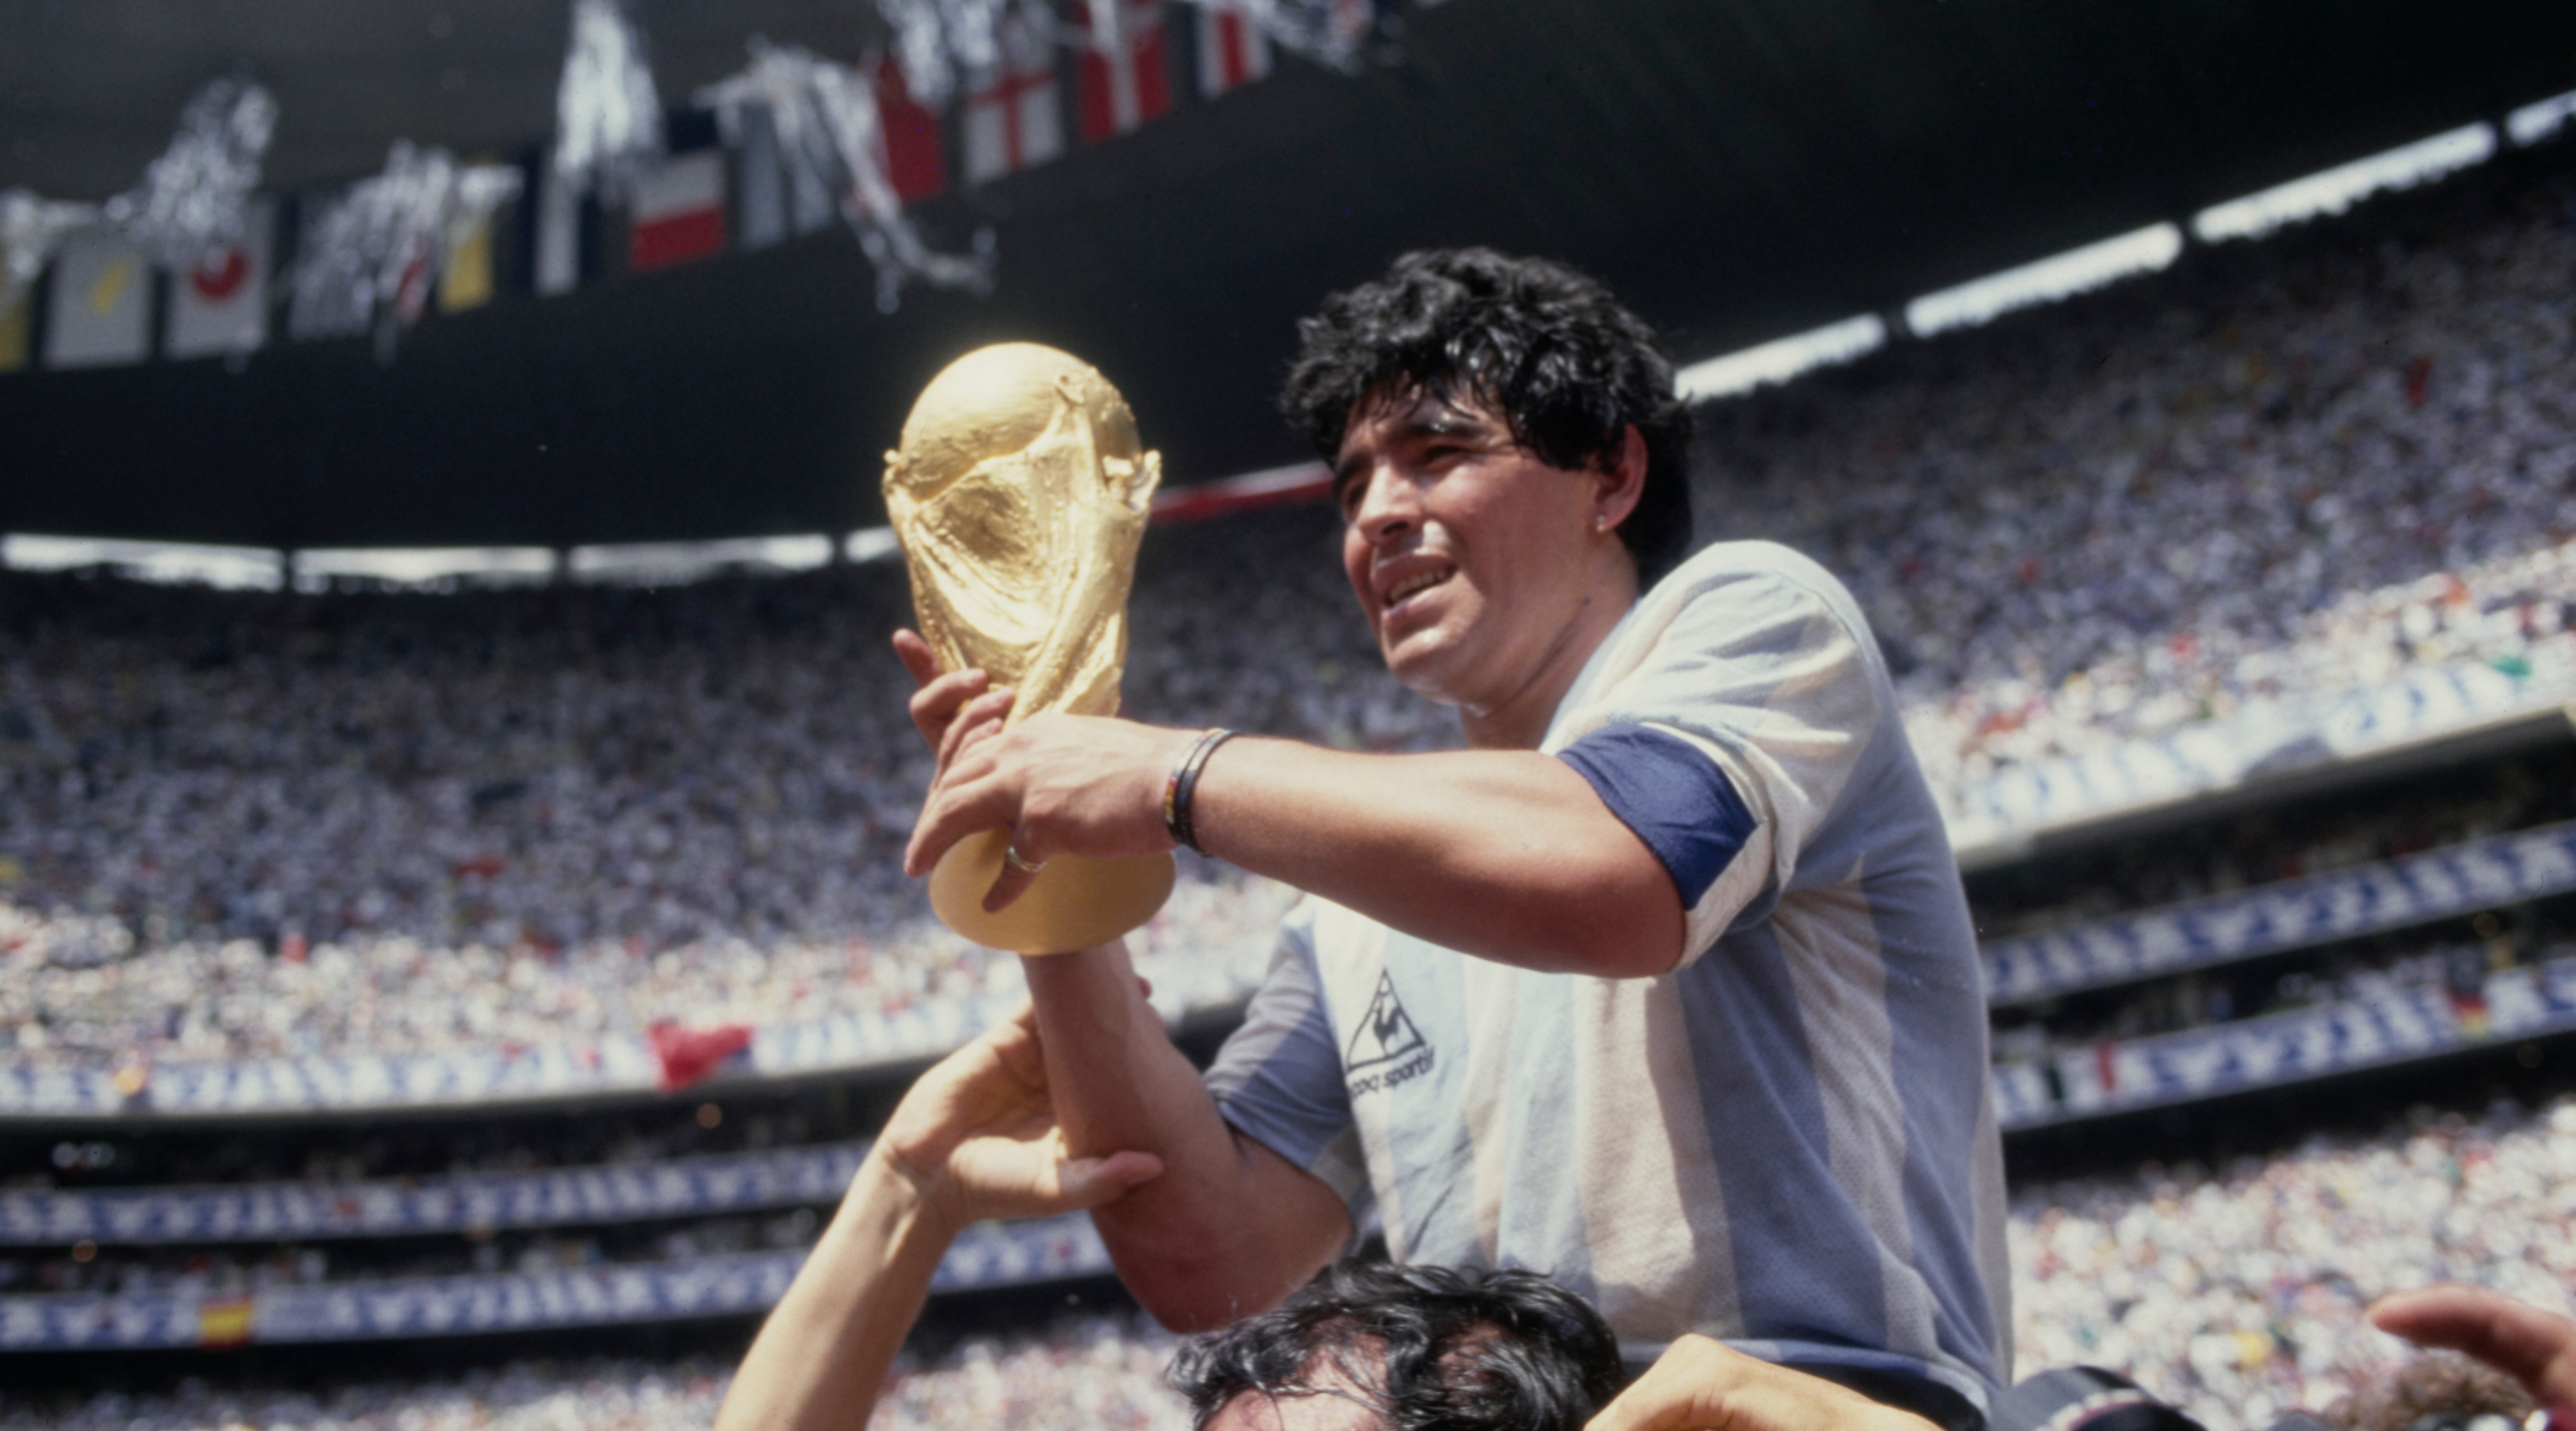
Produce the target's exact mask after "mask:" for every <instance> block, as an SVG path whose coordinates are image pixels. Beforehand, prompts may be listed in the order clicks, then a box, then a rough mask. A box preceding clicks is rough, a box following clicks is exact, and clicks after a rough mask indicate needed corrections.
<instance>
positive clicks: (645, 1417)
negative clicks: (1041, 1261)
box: [0, 1317, 1189, 1431]
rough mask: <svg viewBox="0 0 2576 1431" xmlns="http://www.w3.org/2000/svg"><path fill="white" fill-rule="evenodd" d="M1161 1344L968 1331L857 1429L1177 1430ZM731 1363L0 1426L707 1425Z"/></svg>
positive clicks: (1136, 1333) (137, 1429)
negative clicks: (970, 1334)
mask: <svg viewBox="0 0 2576 1431" xmlns="http://www.w3.org/2000/svg"><path fill="white" fill-rule="evenodd" d="M1170 1348H1171V1339H1170V1338H1169V1337H1168V1336H1166V1335H1164V1334H1163V1333H1162V1332H1161V1331H1160V1330H1159V1329H1157V1328H1155V1327H1154V1326H1153V1325H1152V1324H1151V1323H1150V1322H1148V1321H1145V1320H1143V1319H1142V1318H1108V1317H1092V1318H1084V1319H1079V1320H1072V1321H1067V1322H1065V1323H1062V1324H1059V1325H1058V1326H1055V1327H1053V1328H1050V1329H1048V1330H1046V1331H1044V1332H1043V1333H1038V1334H1022V1335H1019V1336H1012V1337H970V1338H968V1339H966V1340H965V1341H964V1342H963V1343H961V1344H960V1345H958V1346H957V1347H956V1348H954V1349H953V1350H951V1351H950V1352H949V1353H948V1354H947V1355H945V1356H942V1357H939V1358H937V1359H936V1360H932V1361H928V1362H915V1363H913V1364H912V1365H909V1366H905V1367H899V1368H898V1371H897V1375H896V1379H895V1380H894V1381H893V1383H892V1384H890V1385H889V1386H888V1387H887V1389H886V1392H885V1395H884V1396H883V1397H882V1398H881V1399H880V1400H879V1401H878V1403H877V1411H876V1416H875V1418H874V1419H873V1420H872V1421H871V1422H870V1423H869V1424H870V1425H871V1426H872V1427H874V1428H876V1431H914V1428H920V1431H933V1428H937V1431H946V1429H947V1428H953V1427H959V1426H1009V1427H1027V1428H1031V1431H1183V1428H1186V1427H1187V1426H1188V1425H1189V1416H1188V1414H1187V1408H1186V1407H1185V1406H1184V1405H1183V1403H1182V1402H1181V1400H1180V1398H1179V1397H1177V1396H1175V1395H1173V1394H1172V1393H1171V1392H1170V1391H1169V1390H1167V1389H1166V1388H1165V1387H1164V1385H1163V1379H1162V1367H1163V1363H1164V1361H1165V1360H1166V1359H1167V1358H1168V1356H1169V1355H1170ZM731 1372H732V1368H731V1366H730V1365H727V1364H723V1363H719V1362H715V1361H709V1360H703V1359H693V1360H687V1361H680V1362H676V1363H651V1362H637V1361H594V1362H580V1363H572V1364H555V1363H548V1362H520V1363H514V1364H512V1365H510V1366H507V1367H504V1368H502V1369H500V1370H498V1371H495V1372H481V1373H475V1374H471V1375H467V1376H464V1377H460V1378H458V1379H456V1380H453V1381H444V1382H436V1383H430V1384H419V1385H385V1384H371V1385H357V1386H347V1387H340V1388H335V1389H332V1390H328V1391H318V1392H308V1391H255V1390H233V1389H219V1388H215V1387H211V1386H207V1385H204V1384H202V1383H198V1384H190V1385H188V1386H186V1387H184V1388H183V1389H181V1390H180V1391H178V1392H177V1393H176V1394H171V1395H140V1396H136V1395H127V1394H125V1393H121V1392H119V1393H109V1394H106V1395H102V1396H97V1397H94V1398H91V1399H89V1400H87V1401H83V1402H79V1403H77V1404H73V1405H68V1406H65V1405H49V1404H7V1403H0V1431H34V1428H36V1427H40V1426H41V1427H47V1428H53V1429H54V1431H245V1428H246V1431H703V1428H705V1427H706V1426H707V1425H709V1424H710V1423H712V1422H713V1421H714V1420H715V1413H716V1407H717V1405H718V1404H719V1403H720V1402H722V1401H723V1400H724V1393H725V1388H726V1386H727V1385H728V1384H729V1383H730V1380H731ZM0 1396H5V1393H0ZM12 1400H13V1401H14V1398H12Z"/></svg>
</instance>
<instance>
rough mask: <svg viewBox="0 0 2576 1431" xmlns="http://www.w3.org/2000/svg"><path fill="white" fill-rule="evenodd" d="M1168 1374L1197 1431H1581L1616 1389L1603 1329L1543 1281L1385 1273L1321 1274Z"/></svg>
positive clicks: (1479, 1274) (1498, 1274)
mask: <svg viewBox="0 0 2576 1431" xmlns="http://www.w3.org/2000/svg"><path fill="white" fill-rule="evenodd" d="M1170 1375H1171V1382H1172V1385H1173V1387H1174V1388H1175V1389H1176V1390H1178V1391H1179V1392H1180V1393H1181V1394H1182V1395H1183V1396H1184V1397H1186V1398H1188V1400H1189V1403H1190V1409H1191V1418H1192V1425H1194V1426H1196V1427H1198V1428H1200V1431H1208V1428H1210V1427H1214V1426H1217V1425H1219V1424H1220V1418H1221V1417H1225V1418H1227V1419H1226V1420H1225V1421H1224V1422H1223V1424H1224V1425H1225V1426H1227V1427H1229V1428H1231V1427H1234V1426H1237V1425H1240V1426H1244V1427H1254V1426H1264V1427H1267V1426H1283V1427H1296V1426H1307V1425H1313V1426H1319V1427H1320V1426H1333V1427H1349V1428H1355V1431H1356V1428H1367V1431H1486V1428H1490V1431H1579V1428H1581V1427H1582V1426H1583V1424H1584V1423H1585V1422H1586V1421H1588V1420H1589V1419H1591V1417H1592V1415H1593V1413H1594V1412H1596V1411H1598V1410H1599V1409H1600V1408H1601V1407H1602V1406H1603V1405H1604V1404H1606V1403H1607V1402H1608V1401H1609V1400H1610V1398H1611V1397H1613V1396H1615V1395H1616V1394H1617V1393H1618V1390H1619V1384H1620V1366H1619V1346H1618V1342H1617V1340H1616V1339H1615V1338H1614V1337H1613V1336H1612V1335H1611V1332H1610V1328H1609V1325H1608V1324H1607V1323H1605V1322H1603V1321H1602V1319H1601V1316H1600V1314H1599V1313H1597V1312H1595V1311H1593V1310H1592V1308H1591V1307H1590V1306H1588V1305H1586V1304H1585V1303H1584V1302H1583V1301H1582V1300H1581V1299H1579V1298H1577V1297H1576V1296H1574V1295H1573V1294H1572V1293H1570V1292H1568V1291H1566V1290H1565V1289H1564V1288H1562V1287H1559V1286H1557V1285H1556V1284H1555V1283H1553V1282H1551V1281H1549V1280H1548V1279H1546V1278H1545V1277H1542V1276H1539V1275H1538V1274H1536V1273H1534V1272H1519V1271H1459V1270H1455V1269H1452V1268H1447V1267H1431V1266H1418V1265H1417V1266H1407V1265H1399V1264H1394V1263H1383V1262H1337V1263H1335V1264H1333V1265H1332V1266H1329V1267H1327V1268H1325V1269H1324V1270H1323V1271H1322V1272H1319V1273H1317V1274H1316V1276H1315V1280H1314V1281H1312V1282H1309V1283H1308V1284H1306V1286H1305V1287H1304V1288H1302V1289H1300V1290H1299V1291H1297V1292H1296V1293H1294V1294H1292V1295H1291V1296H1290V1297H1289V1298H1288V1299H1287V1300H1286V1301H1285V1302H1282V1303H1281V1304H1280V1305H1279V1306H1278V1307H1277V1308H1276V1309H1274V1310H1272V1311H1270V1312H1267V1313H1264V1314H1262V1315H1260V1316H1257V1317H1249V1318H1246V1319H1244V1320H1243V1321H1240V1322H1236V1323H1234V1324H1233V1325H1232V1326H1229V1327H1226V1328H1224V1329H1222V1330H1220V1331H1216V1332H1211V1333H1209V1334H1207V1335H1205V1336H1202V1337H1199V1338H1197V1339H1195V1340H1193V1341H1191V1342H1189V1343H1187V1344H1186V1345H1184V1346H1183V1347H1182V1348H1181V1351H1180V1354H1179V1355H1178V1356H1177V1357H1176V1358H1174V1360H1173V1362H1172V1369H1171V1374H1170Z"/></svg>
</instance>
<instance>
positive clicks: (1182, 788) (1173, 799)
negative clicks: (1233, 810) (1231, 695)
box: [1163, 726, 1234, 854]
mask: <svg viewBox="0 0 2576 1431" xmlns="http://www.w3.org/2000/svg"><path fill="white" fill-rule="evenodd" d="M1233 738H1234V732H1233V731H1230V730H1227V729H1225V728H1224V727H1223V726H1211V727H1209V728H1208V729H1207V730H1206V731H1205V732H1203V733H1202V734H1201V735H1200V736H1199V738H1198V739H1197V740H1196V741H1195V742H1193V743H1192V744H1191V746H1190V752H1189V754H1187V755H1184V756H1182V757H1181V763H1180V764H1178V765H1175V766H1173V767H1172V778H1171V779H1169V780H1166V781H1164V782H1163V828H1164V829H1165V830H1167V831H1169V832H1170V833H1171V836H1172V838H1173V839H1174V840H1175V841H1177V842H1179V843H1181V844H1184V845H1187V846H1189V847H1190V848H1191V849H1193V850H1198V852H1199V853H1200V854H1206V853H1207V851H1205V850H1200V849H1199V838H1198V830H1197V828H1196V827H1195V826H1194V825H1192V824H1191V822H1190V796H1191V795H1192V794H1194V793H1196V792H1197V790H1198V788H1199V772H1200V771H1202V770H1205V769H1206V768H1207V763H1208V757H1209V756H1210V755H1213V754H1215V753H1216V748H1217V747H1218V746H1220V745H1223V744H1225V743H1226V742H1227V741H1229V740H1232V739H1233Z"/></svg>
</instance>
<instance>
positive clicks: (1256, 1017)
mask: <svg viewBox="0 0 2576 1431" xmlns="http://www.w3.org/2000/svg"><path fill="white" fill-rule="evenodd" d="M1206 1080H1207V1089H1208V1092H1209V1093H1210V1094H1211V1095H1213V1096H1214V1097H1215V1099H1216V1105H1217V1111H1218V1112H1219V1113H1221V1114H1223V1115H1224V1117H1225V1121H1226V1122H1227V1123H1229V1124H1231V1125H1233V1127H1234V1128H1235V1130H1236V1131H1238V1132H1240V1133H1242V1134H1243V1135H1244V1136H1245V1137H1248V1138H1250V1139H1252V1140H1253V1141H1254V1142H1257V1143H1259V1144H1261V1145H1262V1146H1263V1147H1265V1148H1268V1149H1269V1150H1270V1151H1272V1152H1274V1153H1277V1154H1278V1155H1279V1156H1280V1157H1282V1158H1285V1159H1287V1160H1288V1161H1289V1162H1290V1163H1293V1164H1295V1165H1296V1166H1298V1167H1300V1168H1303V1169H1305V1170H1306V1171H1307V1172H1310V1173H1313V1174H1314V1175H1315V1176H1317V1177H1319V1178H1321V1179H1323V1180H1324V1182H1325V1184H1326V1185H1327V1186H1329V1187H1331V1188H1332V1189H1333V1191H1334V1192H1336V1193H1338V1194H1340V1195H1341V1198H1342V1201H1343V1202H1344V1203H1345V1204H1347V1205H1348V1206H1349V1208H1350V1213H1351V1226H1352V1227H1354V1228H1358V1227H1363V1226H1366V1225H1367V1216H1368V1213H1369V1210H1370V1205H1371V1202H1372V1199H1371V1197H1370V1195H1369V1184H1368V1169H1367V1163H1366V1160H1365V1159H1364V1157H1363V1156H1362V1154H1361V1152H1360V1141H1359V1129H1358V1125H1357V1124H1356V1123H1355V1122H1354V1121H1353V1119H1352V1117H1351V1103H1350V1094H1349V1090H1348V1089H1347V1088H1346V1087H1345V1085H1344V1084H1343V1081H1342V1057H1341V1046H1340V1041H1339V1040H1337V1039H1335V1038H1334V1037H1333V1021H1332V1015H1331V1012H1330V1011H1329V1010H1328V1009H1327V1008H1326V1007H1325V1005H1324V994H1323V981H1322V978H1321V977H1320V975H1319V974H1318V973H1317V970H1316V966H1315V943H1314V913H1313V905H1312V901H1310V900H1303V899H1301V900H1299V901H1298V902H1297V904H1296V905H1295V906H1294V907H1293V908H1291V909H1290V910H1289V911H1288V914H1287V916H1286V917H1285V918H1283V919H1282V920H1281V921H1280V923H1279V942H1278V945H1277V947H1276V948H1275V949H1274V950H1273V951H1272V953H1271V956H1270V972H1269V973H1268V974H1267V975H1266V976H1264V977H1263V979H1262V981H1261V987H1260V988H1259V989H1258V990H1256V991H1255V992H1254V994H1253V996H1252V1002H1251V1005H1250V1007H1249V1008H1247V1009H1246V1010H1245V1011H1244V1018H1243V1024H1242V1026H1241V1027H1240V1028H1237V1029H1236V1030H1235V1031H1234V1033H1233V1034H1232V1035H1231V1036H1229V1037H1228V1038H1227V1039H1226V1041H1225V1046H1224V1047H1223V1048H1221V1049H1219V1050H1218V1051H1217V1056H1216V1062H1215V1063H1214V1064H1212V1065H1211V1066H1210V1067H1209V1068H1208V1071H1207V1075H1206Z"/></svg>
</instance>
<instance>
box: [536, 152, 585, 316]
mask: <svg viewBox="0 0 2576 1431" xmlns="http://www.w3.org/2000/svg"><path fill="white" fill-rule="evenodd" d="M538 169H539V173H538V175H537V264H536V275H535V283H534V285H533V286H534V287H535V288H536V290H537V292H538V293H539V294H542V295H548V296H551V295H553V294H557V293H570V292H572V291H573V290H574V289H575V288H578V287H580V286H581V277H582V275H581V270H582V262H581V209H582V192H581V186H580V185H579V184H577V183H575V182H574V181H573V180H570V179H567V178H565V177H564V176H563V175H561V174H558V173H556V172H555V170H554V166H552V165H550V164H542V163H541V164H539V165H538Z"/></svg>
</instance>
